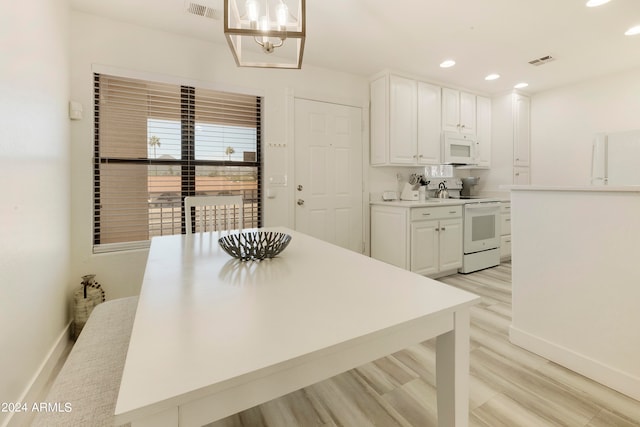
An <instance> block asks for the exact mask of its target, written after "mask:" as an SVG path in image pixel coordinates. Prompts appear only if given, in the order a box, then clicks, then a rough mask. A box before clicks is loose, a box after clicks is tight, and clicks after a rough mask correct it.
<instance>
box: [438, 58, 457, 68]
mask: <svg viewBox="0 0 640 427" xmlns="http://www.w3.org/2000/svg"><path fill="white" fill-rule="evenodd" d="M454 65H456V61H454V60H453V59H447V60H446V61H443V62H442V63H440V68H449V67H453V66H454Z"/></svg>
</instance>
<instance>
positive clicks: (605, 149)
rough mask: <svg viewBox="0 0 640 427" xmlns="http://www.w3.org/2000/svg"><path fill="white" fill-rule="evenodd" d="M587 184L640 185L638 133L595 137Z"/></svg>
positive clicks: (616, 133)
mask: <svg viewBox="0 0 640 427" xmlns="http://www.w3.org/2000/svg"><path fill="white" fill-rule="evenodd" d="M591 184H593V185H617V186H620V185H640V130H635V131H627V132H613V133H599V134H596V136H595V138H594V141H593V157H592V164H591Z"/></svg>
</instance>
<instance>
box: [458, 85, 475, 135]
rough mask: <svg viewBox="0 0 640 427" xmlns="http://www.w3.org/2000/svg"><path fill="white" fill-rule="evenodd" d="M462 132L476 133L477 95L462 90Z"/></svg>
mask: <svg viewBox="0 0 640 427" xmlns="http://www.w3.org/2000/svg"><path fill="white" fill-rule="evenodd" d="M459 123H460V132H461V133H465V134H469V135H475V134H476V96H475V95H473V94H471V93H467V92H460V121H459Z"/></svg>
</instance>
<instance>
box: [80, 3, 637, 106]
mask: <svg viewBox="0 0 640 427" xmlns="http://www.w3.org/2000/svg"><path fill="white" fill-rule="evenodd" d="M191 1H192V2H194V3H198V4H202V5H205V6H209V7H213V8H215V9H218V10H220V15H222V0H191ZM289 1H291V0H289ZM585 1H586V0H535V1H534V0H393V1H389V0H386V1H383V0H307V4H306V7H307V38H306V44H305V53H304V61H303V65H302V67H303V68H304V66H305V65H314V66H320V67H325V68H330V69H335V70H342V71H346V72H350V73H355V74H358V75H363V76H367V77H368V76H370V75H372V74H375V73H377V72H379V71H381V70H383V69H385V68H390V69H394V70H399V71H403V72H406V73H410V74H413V75H417V76H423V77H424V78H426V79H429V80H432V81H436V82H441V83H448V84H451V85H453V86H458V87H462V88H467V89H469V90H473V91H478V92H483V93H488V94H494V93H500V92H504V91H507V90H510V89H511V88H512V87H513V85H514V84H516V83H518V82H521V81H526V82H528V83H529V87H528V88H527V89H525V91H527V92H529V93H535V92H538V91H542V90H546V89H550V88H553V87H557V86H562V85H565V84H570V83H573V82H578V81H581V80H586V79H589V78H592V77H596V76H599V75H605V74H609V73H614V72H617V71H622V70H627V69H631V68H640V35H637V36H632V37H628V36H625V35H624V32H625V31H626V30H627V29H628V28H630V27H632V26H634V25H640V0H612V1H611V3H609V4H606V5H604V6H601V7H597V8H587V7H585ZM186 2H188V0H187V1H185V0H71V4H72V8H73V9H75V10H80V11H84V12H88V13H93V14H96V15H103V16H106V17H109V18H113V19H117V20H121V21H126V22H130V23H134V24H139V25H143V26H146V27H151V28H155V29H160V30H165V31H169V32H173V33H178V34H183V35H187V36H191V37H195V38H198V39H204V40H207V41H211V42H216V43H221V44H224V45H225V46H226V42H225V39H224V36H223V29H222V26H223V24H222V20H221V19H220V20H212V19H208V18H204V17H200V16H195V15H192V14H189V13H187V12H186V11H185V9H186V8H185V3H186ZM229 55H231V53H229ZM545 55H552V56H553V57H554V58H556V59H555V61H552V62H549V63H547V64H545V65H542V66H539V67H534V66H532V65H529V64H528V61H530V60H532V59H535V58H538V57H541V56H545ZM447 58H453V59H455V60H456V62H457V64H456V66H455V67H453V68H450V69H441V68H439V63H440V62H441V61H442V60H444V59H447ZM489 73H498V74H500V75H501V76H502V77H501V78H500V79H498V80H495V81H492V82H487V81H485V80H484V77H485V76H486V75H487V74H489Z"/></svg>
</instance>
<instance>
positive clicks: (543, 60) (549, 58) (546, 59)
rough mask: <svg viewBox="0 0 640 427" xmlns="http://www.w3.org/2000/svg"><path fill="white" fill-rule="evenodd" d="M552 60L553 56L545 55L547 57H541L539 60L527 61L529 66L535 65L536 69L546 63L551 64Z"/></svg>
mask: <svg viewBox="0 0 640 427" xmlns="http://www.w3.org/2000/svg"><path fill="white" fill-rule="evenodd" d="M553 60H555V58H554V57H553V56H551V55H547V56H541V57H540V58H536V59H533V60H531V61H529V64H531V65H535V66H536V67H538V66H540V65H543V64H546V63H547V62H551V61H553Z"/></svg>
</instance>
